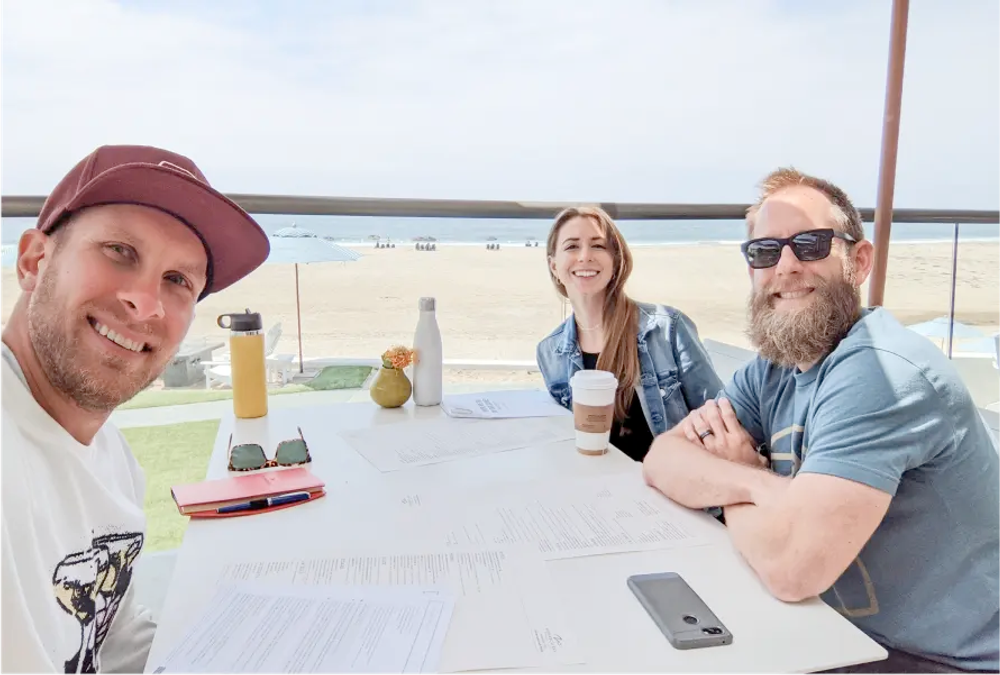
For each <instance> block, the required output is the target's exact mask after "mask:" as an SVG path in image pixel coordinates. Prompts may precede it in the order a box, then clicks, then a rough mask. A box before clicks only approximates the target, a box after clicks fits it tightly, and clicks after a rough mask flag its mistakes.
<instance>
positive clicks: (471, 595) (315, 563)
mask: <svg viewBox="0 0 1000 675" xmlns="http://www.w3.org/2000/svg"><path fill="white" fill-rule="evenodd" d="M247 581H252V582H254V583H264V582H268V583H274V584H279V585H286V586H287V585H293V586H294V587H296V588H307V589H311V592H313V593H320V594H321V593H323V592H324V591H323V589H325V588H328V587H330V586H338V585H343V584H349V585H359V586H372V587H376V588H390V589H404V590H405V589H408V588H414V587H415V588H426V587H435V588H443V589H445V590H447V591H448V592H450V593H452V594H453V595H454V597H455V611H454V620H453V621H452V622H451V626H450V627H449V629H448V636H447V640H446V642H445V647H444V653H443V655H442V657H441V663H440V669H441V671H442V672H457V671H467V670H489V669H498V668H519V667H532V666H537V667H555V666H560V665H571V664H576V663H582V659H581V658H580V654H579V653H578V651H577V642H576V639H575V637H574V636H573V634H572V633H571V632H570V631H569V629H568V626H567V625H566V621H565V617H564V616H563V613H562V610H561V609H560V606H559V602H558V600H557V599H556V596H555V594H554V592H553V591H552V580H551V578H550V577H549V574H548V571H547V570H546V568H545V564H544V563H543V562H542V560H541V558H540V557H539V556H537V555H529V554H527V553H526V552H524V551H503V550H499V549H492V548H487V549H483V550H479V551H449V552H439V553H404V552H396V553H390V552H386V553H378V554H375V553H372V554H353V555H344V556H339V557H330V558H318V559H310V560H287V561H267V562H247V563H239V564H230V565H227V566H226V568H225V569H224V570H223V573H222V582H223V583H242V582H247Z"/></svg>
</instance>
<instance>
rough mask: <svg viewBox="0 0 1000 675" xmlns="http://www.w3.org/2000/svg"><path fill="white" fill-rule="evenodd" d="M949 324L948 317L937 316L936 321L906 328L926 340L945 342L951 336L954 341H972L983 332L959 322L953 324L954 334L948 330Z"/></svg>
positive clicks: (932, 320) (981, 335)
mask: <svg viewBox="0 0 1000 675" xmlns="http://www.w3.org/2000/svg"><path fill="white" fill-rule="evenodd" d="M949 323H950V322H949V321H948V317H946V316H939V317H938V318H936V319H931V320H930V321H924V322H922V323H915V324H913V325H911V326H907V328H909V329H910V330H912V331H913V332H914V333H919V334H920V335H923V336H924V337H926V338H935V339H938V340H947V339H948V336H949V335H951V336H952V338H954V339H955V340H973V339H975V338H981V337H984V336H983V332H982V331H980V330H979V329H977V328H973V327H972V326H967V325H965V324H964V323H962V322H961V321H956V322H954V332H952V331H951V330H950V328H949V325H948V324H949Z"/></svg>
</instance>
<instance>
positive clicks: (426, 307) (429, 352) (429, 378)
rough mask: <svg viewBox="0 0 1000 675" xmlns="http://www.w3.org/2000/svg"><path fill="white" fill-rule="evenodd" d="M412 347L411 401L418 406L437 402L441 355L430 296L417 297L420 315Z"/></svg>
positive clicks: (439, 395) (432, 302)
mask: <svg viewBox="0 0 1000 675" xmlns="http://www.w3.org/2000/svg"><path fill="white" fill-rule="evenodd" d="M413 349H414V351H415V352H416V358H417V361H416V363H414V364H413V402H414V404H416V405H420V406H429V405H439V404H440V403H441V393H442V392H441V389H442V380H443V377H444V374H443V370H444V359H443V353H442V349H441V330H440V329H439V328H438V323H437V316H436V314H435V302H434V298H420V319H418V320H417V331H416V334H415V335H414V336H413Z"/></svg>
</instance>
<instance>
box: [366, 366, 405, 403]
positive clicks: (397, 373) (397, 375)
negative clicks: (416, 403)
mask: <svg viewBox="0 0 1000 675" xmlns="http://www.w3.org/2000/svg"><path fill="white" fill-rule="evenodd" d="M369 391H370V392H371V396H372V400H373V401H375V402H376V403H378V404H379V405H380V406H382V407H383V408H398V407H399V406H401V405H403V404H404V403H406V402H407V401H409V400H410V394H412V393H413V385H412V384H410V379H409V378H408V377H406V373H404V372H403V371H402V370H398V369H396V368H386V367H385V366H382V368H381V369H380V370H379V372H378V377H376V378H375V381H374V382H372V385H371V388H370V390H369Z"/></svg>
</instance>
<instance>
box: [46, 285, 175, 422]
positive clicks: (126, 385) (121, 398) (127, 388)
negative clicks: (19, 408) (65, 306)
mask: <svg viewBox="0 0 1000 675" xmlns="http://www.w3.org/2000/svg"><path fill="white" fill-rule="evenodd" d="M55 271H56V270H54V269H51V267H50V269H49V271H48V274H44V275H42V278H41V280H40V283H39V285H38V287H37V288H36V289H35V290H34V292H33V293H32V294H31V300H30V301H29V303H28V337H29V339H30V340H31V346H32V349H34V350H35V355H36V356H37V357H38V361H39V363H40V364H41V367H42V370H43V371H44V373H45V377H46V378H48V380H49V383H51V384H52V386H53V387H54V388H55V389H56V390H57V391H59V392H60V393H62V394H64V395H65V396H67V397H69V398H70V399H72V400H73V401H74V402H75V403H76V404H77V405H78V406H79V407H80V408H82V409H84V410H89V411H92V412H99V413H109V412H111V411H113V410H114V409H115V408H117V407H118V406H120V405H121V404H122V403H124V402H125V401H128V400H129V399H131V398H132V397H133V396H135V395H136V394H138V393H139V392H140V391H142V390H143V389H145V388H146V387H148V386H149V385H150V384H152V383H153V381H154V380H156V378H157V377H158V376H159V370H160V369H154V370H153V371H152V372H151V373H150V372H149V371H147V372H145V373H143V372H141V371H140V372H137V373H133V372H129V368H128V364H127V363H126V361H125V360H124V359H105V360H104V361H103V363H104V364H105V365H107V366H109V367H110V368H113V369H116V370H118V371H119V373H118V375H117V377H115V376H113V375H108V376H106V377H103V378H102V377H98V376H96V375H95V374H94V373H92V372H89V371H88V370H87V368H86V366H85V365H82V364H80V361H81V357H82V356H83V355H82V354H81V350H80V349H79V348H78V346H77V344H76V339H75V338H74V336H72V335H70V334H69V333H68V332H67V331H66V327H65V325H64V324H63V321H64V320H65V314H64V313H63V311H62V309H61V308H60V306H59V303H58V301H57V300H56V294H55V278H56V276H57V274H55ZM91 358H92V357H91ZM87 365H90V364H89V363H88V364H87Z"/></svg>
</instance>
